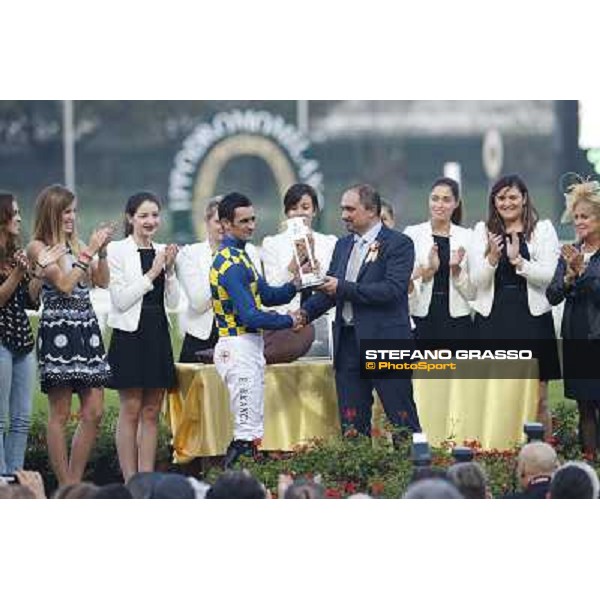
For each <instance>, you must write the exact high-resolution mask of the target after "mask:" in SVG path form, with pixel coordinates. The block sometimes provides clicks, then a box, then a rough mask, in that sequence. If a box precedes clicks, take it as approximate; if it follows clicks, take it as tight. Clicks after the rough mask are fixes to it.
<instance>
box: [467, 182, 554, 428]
mask: <svg viewBox="0 0 600 600" xmlns="http://www.w3.org/2000/svg"><path fill="white" fill-rule="evenodd" d="M558 255H559V243H558V237H557V235H556V231H555V229H554V227H553V225H552V223H551V222H550V221H549V220H543V221H540V220H539V218H538V214H537V211H536V210H535V208H534V206H533V203H532V200H531V197H530V194H529V190H528V189H527V186H526V185H525V182H524V181H523V180H522V179H521V177H519V176H518V175H507V176H504V177H502V178H500V179H499V180H498V181H496V183H494V185H493V186H492V189H491V191H490V195H489V212H488V220H487V222H486V223H483V222H480V223H477V225H476V226H475V228H474V232H473V243H472V250H471V252H470V258H471V265H472V269H471V280H472V282H473V284H474V285H475V287H476V288H477V295H476V298H475V301H474V302H473V307H474V308H475V311H476V312H475V328H476V331H477V335H478V337H479V339H481V340H498V339H500V340H502V339H504V340H506V339H512V340H548V342H547V343H545V344H544V346H543V351H542V352H541V353H539V354H537V358H538V362H539V378H540V386H539V402H538V420H539V421H540V422H542V423H543V425H544V428H545V435H546V439H548V438H549V437H550V436H551V429H552V421H551V418H550V412H549V409H548V389H547V382H548V380H551V379H560V365H559V362H558V351H557V348H556V335H555V333H554V322H553V320H552V309H551V306H550V304H549V303H548V300H547V299H546V288H547V287H548V284H549V283H550V281H551V280H552V277H553V275H554V270H555V268H556V263H557V260H558ZM534 346H537V344H535V345H534Z"/></svg>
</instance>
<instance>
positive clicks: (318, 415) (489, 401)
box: [166, 361, 538, 463]
mask: <svg viewBox="0 0 600 600" xmlns="http://www.w3.org/2000/svg"><path fill="white" fill-rule="evenodd" d="M532 362H534V361H532ZM176 367H177V379H178V389H176V390H172V391H170V392H169V394H168V395H167V404H166V414H167V417H168V421H169V424H170V427H171V431H172V434H173V446H174V460H175V462H177V463H186V462H189V461H190V460H192V459H194V458H197V457H202V456H219V455H222V454H224V453H225V450H226V448H227V445H228V444H229V442H230V440H231V437H232V431H233V429H232V418H231V413H230V411H229V398H228V393H227V389H226V387H225V385H224V384H223V382H222V381H221V378H220V377H219V375H218V373H217V371H216V369H215V368H214V366H213V365H199V364H177V365H176ZM413 383H414V390H415V400H416V403H417V407H418V410H419V418H420V420H421V426H422V427H423V431H424V432H425V433H426V434H427V438H428V440H429V442H430V443H431V444H432V445H434V446H435V445H439V444H440V443H441V442H442V441H444V440H447V439H453V440H454V441H456V442H457V443H458V444H462V443H463V441H464V440H466V439H469V440H472V439H477V440H478V441H479V442H480V444H481V446H482V447H483V448H499V449H504V448H510V447H511V446H513V445H514V444H517V443H521V442H522V439H523V433H522V432H523V424H524V423H525V422H527V421H531V420H534V419H535V415H536V407H537V396H538V380H537V365H533V366H532V369H531V377H530V378H528V379H463V380H459V379H447V380H442V379H414V380H413ZM381 414H382V409H381V407H380V406H379V401H378V400H377V401H376V405H375V410H374V421H378V419H380V418H381ZM339 431H340V425H339V417H338V409H337V396H336V391H335V381H334V377H333V369H332V365H331V362H329V361H297V362H294V363H290V364H282V365H270V366H268V367H267V369H266V374H265V435H264V437H263V441H262V446H261V448H262V449H263V450H283V451H286V450H292V449H293V447H294V446H295V445H296V444H298V443H302V442H304V441H306V440H309V439H311V438H325V437H329V436H332V435H338V434H339Z"/></svg>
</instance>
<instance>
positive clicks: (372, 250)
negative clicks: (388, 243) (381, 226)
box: [365, 241, 381, 263]
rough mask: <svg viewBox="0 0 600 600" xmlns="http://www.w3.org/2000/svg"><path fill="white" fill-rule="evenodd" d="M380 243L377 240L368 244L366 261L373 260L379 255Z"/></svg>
mask: <svg viewBox="0 0 600 600" xmlns="http://www.w3.org/2000/svg"><path fill="white" fill-rule="evenodd" d="M380 246H381V244H380V243H379V242H377V241H375V242H373V243H372V244H371V245H370V246H369V251H368V253H367V258H366V259H365V262H366V263H370V262H375V261H376V260H377V257H378V256H379V248H380Z"/></svg>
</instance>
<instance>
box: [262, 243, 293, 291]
mask: <svg viewBox="0 0 600 600" xmlns="http://www.w3.org/2000/svg"><path fill="white" fill-rule="evenodd" d="M278 238H279V236H267V237H266V238H265V239H264V240H263V243H262V252H261V255H262V262H263V271H264V275H265V279H266V280H267V283H268V284H269V285H272V286H275V287H277V286H280V285H284V284H285V283H287V282H288V281H291V280H292V275H291V273H290V272H289V271H288V264H287V263H285V261H282V259H281V248H280V244H278V243H277V241H278Z"/></svg>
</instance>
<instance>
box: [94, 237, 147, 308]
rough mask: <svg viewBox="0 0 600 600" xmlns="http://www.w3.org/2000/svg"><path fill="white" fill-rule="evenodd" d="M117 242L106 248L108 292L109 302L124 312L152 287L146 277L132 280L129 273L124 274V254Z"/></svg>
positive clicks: (140, 276)
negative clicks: (108, 279)
mask: <svg viewBox="0 0 600 600" xmlns="http://www.w3.org/2000/svg"><path fill="white" fill-rule="evenodd" d="M117 244H118V242H117V243H116V244H115V243H110V244H109V245H108V247H107V249H106V250H107V253H108V268H109V270H110V283H109V285H108V291H109V292H110V299H111V302H112V303H113V304H114V305H115V306H116V308H117V309H118V310H119V311H121V312H125V311H126V310H129V309H130V308H131V307H132V306H133V305H134V304H135V303H136V302H137V301H138V300H140V298H142V297H143V296H144V294H145V293H146V292H149V291H150V290H151V289H152V288H153V287H154V286H153V284H152V281H151V280H150V278H149V277H148V276H147V275H142V272H141V271H140V273H139V275H137V276H136V277H135V279H132V277H131V273H129V276H128V274H127V273H126V260H127V257H126V254H124V253H123V249H124V248H123V247H122V246H119V245H117Z"/></svg>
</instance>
